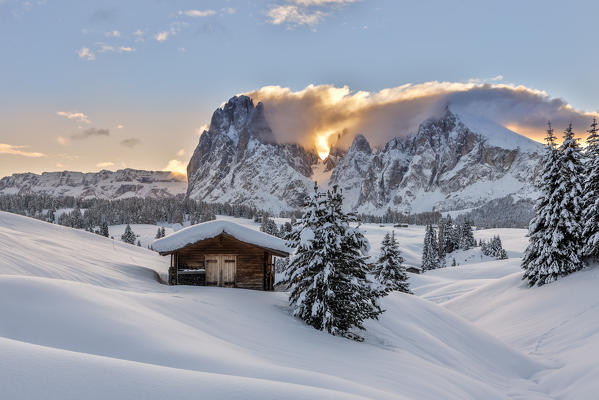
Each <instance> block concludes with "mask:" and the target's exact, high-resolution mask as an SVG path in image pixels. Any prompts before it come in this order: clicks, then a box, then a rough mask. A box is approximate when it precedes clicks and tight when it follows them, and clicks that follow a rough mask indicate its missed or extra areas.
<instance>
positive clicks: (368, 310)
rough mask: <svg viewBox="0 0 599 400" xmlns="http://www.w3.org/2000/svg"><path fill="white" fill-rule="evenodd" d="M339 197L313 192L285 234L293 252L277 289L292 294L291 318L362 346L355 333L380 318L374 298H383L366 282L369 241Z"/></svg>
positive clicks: (378, 291)
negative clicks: (284, 289)
mask: <svg viewBox="0 0 599 400" xmlns="http://www.w3.org/2000/svg"><path fill="white" fill-rule="evenodd" d="M342 201H343V197H342V196H341V193H339V192H338V191H337V188H336V187H333V189H332V191H329V192H327V193H326V194H325V193H319V192H318V188H317V187H316V186H315V188H314V193H313V194H312V195H311V196H310V197H309V200H308V201H307V204H306V205H305V208H304V215H303V216H302V219H301V220H300V221H299V222H297V223H296V224H295V225H294V227H293V230H292V232H291V233H290V234H289V239H288V245H289V246H290V247H292V248H296V252H295V254H294V255H293V256H292V257H291V258H290V260H289V264H288V265H287V269H286V270H285V273H284V274H283V275H282V279H281V280H280V282H279V283H281V284H283V285H286V286H287V287H289V288H290V295H289V305H290V307H291V310H292V312H293V315H294V316H297V317H299V318H301V319H302V320H304V321H305V322H306V323H307V324H308V325H311V326H313V327H314V328H316V329H319V330H326V331H327V332H329V333H331V334H333V335H338V336H343V337H347V338H350V339H354V340H358V341H361V340H363V338H362V337H361V336H359V335H358V334H356V333H355V331H354V329H355V328H358V329H364V326H363V321H364V320H365V319H370V318H374V319H377V318H378V316H379V315H380V314H381V313H382V312H383V310H381V308H380V306H379V304H378V298H379V297H381V296H383V295H384V294H385V293H384V291H383V290H381V288H380V285H379V284H378V283H377V282H373V281H370V280H369V278H368V276H369V275H368V266H367V265H366V261H365V260H366V257H365V255H366V254H367V252H368V250H369V244H368V240H367V239H366V237H365V236H364V234H363V232H362V230H361V229H360V228H359V226H358V227H352V226H351V225H350V224H352V223H355V222H357V219H356V217H355V215H353V214H345V213H344V212H343V211H342Z"/></svg>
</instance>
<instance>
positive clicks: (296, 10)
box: [266, 0, 357, 27]
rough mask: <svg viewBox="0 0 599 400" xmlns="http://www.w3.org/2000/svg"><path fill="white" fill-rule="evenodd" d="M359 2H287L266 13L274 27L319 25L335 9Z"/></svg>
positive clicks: (320, 0) (326, 0)
mask: <svg viewBox="0 0 599 400" xmlns="http://www.w3.org/2000/svg"><path fill="white" fill-rule="evenodd" d="M356 1H357V0H286V1H285V3H284V4H279V5H275V6H272V7H271V8H270V9H269V10H268V11H267V13H266V15H267V16H268V18H269V21H268V22H270V23H271V24H273V25H286V26H287V27H294V26H301V25H308V26H314V25H317V24H319V23H320V22H321V21H322V20H323V19H324V18H325V17H326V16H328V15H329V14H330V13H331V12H332V11H333V10H334V9H335V8H340V7H343V6H345V5H347V4H350V3H354V2H356Z"/></svg>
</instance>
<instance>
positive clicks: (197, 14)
mask: <svg viewBox="0 0 599 400" xmlns="http://www.w3.org/2000/svg"><path fill="white" fill-rule="evenodd" d="M214 14H216V11H214V10H187V11H179V15H187V16H188V17H194V18H198V17H200V18H201V17H209V16H211V15H214Z"/></svg>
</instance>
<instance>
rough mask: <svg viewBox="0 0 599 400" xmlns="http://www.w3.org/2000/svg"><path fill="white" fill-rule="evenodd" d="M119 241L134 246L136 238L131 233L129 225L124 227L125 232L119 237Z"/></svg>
mask: <svg viewBox="0 0 599 400" xmlns="http://www.w3.org/2000/svg"><path fill="white" fill-rule="evenodd" d="M121 240H122V241H123V242H125V243H129V244H135V240H137V236H136V235H135V233H133V230H132V229H131V225H129V224H127V226H126V227H125V232H124V233H123V234H122V235H121Z"/></svg>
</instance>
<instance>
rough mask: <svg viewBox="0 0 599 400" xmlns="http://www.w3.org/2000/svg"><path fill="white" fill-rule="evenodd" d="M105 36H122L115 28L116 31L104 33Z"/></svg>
mask: <svg viewBox="0 0 599 400" xmlns="http://www.w3.org/2000/svg"><path fill="white" fill-rule="evenodd" d="M104 36H106V37H108V38H109V37H121V32H119V31H117V30H114V31H110V32H106V33H104Z"/></svg>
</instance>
